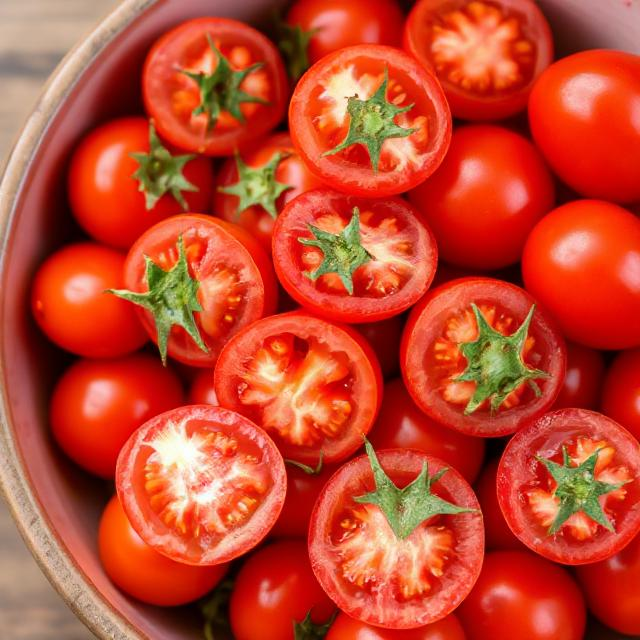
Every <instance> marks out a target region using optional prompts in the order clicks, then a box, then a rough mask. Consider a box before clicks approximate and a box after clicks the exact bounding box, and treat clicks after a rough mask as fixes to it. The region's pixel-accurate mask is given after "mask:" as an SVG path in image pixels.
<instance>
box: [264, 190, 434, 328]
mask: <svg viewBox="0 0 640 640" xmlns="http://www.w3.org/2000/svg"><path fill="white" fill-rule="evenodd" d="M437 260H438V249H437V247H436V242H435V239H434V237H433V235H432V234H431V232H430V231H429V229H428V228H426V227H425V226H423V224H422V223H421V222H420V221H419V219H418V216H417V212H416V211H415V210H414V209H413V208H412V207H411V205H409V204H408V203H407V202H406V201H404V200H402V199H400V198H388V199H376V200H368V199H366V200H365V199H362V198H357V197H352V196H346V195H344V194H343V193H339V192H337V191H332V190H330V189H317V190H315V191H309V192H307V193H305V194H303V195H301V196H299V197H298V198H296V199H295V200H293V201H292V202H291V203H289V204H288V205H287V206H286V207H285V209H284V211H283V212H282V213H281V214H280V216H279V217H278V220H277V221H276V226H275V228H274V230H273V262H274V266H275V269H276V273H277V275H278V278H279V279H280V282H281V284H282V286H283V287H284V288H285V289H286V290H287V292H288V293H289V295H291V296H292V297H293V298H294V299H295V300H297V301H298V302H299V303H300V304H301V305H303V306H304V307H306V308H307V309H309V310H310V311H312V312H313V313H316V314H318V315H320V316H323V317H326V318H329V319H333V320H337V321H339V322H373V321H375V320H384V319H385V318H388V317H389V316H392V315H397V314H398V313H401V312H402V311H404V310H405V309H408V308H409V307H410V306H411V305H412V304H414V303H415V302H416V301H417V300H418V299H419V298H421V297H422V296H423V295H424V293H425V292H426V291H427V289H428V288H429V285H430V284H431V281H432V280H433V276H434V274H435V271H436V263H437Z"/></svg>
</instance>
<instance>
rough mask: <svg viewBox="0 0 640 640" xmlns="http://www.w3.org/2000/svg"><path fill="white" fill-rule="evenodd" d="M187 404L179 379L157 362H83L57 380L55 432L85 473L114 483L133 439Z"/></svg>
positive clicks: (145, 358) (140, 357) (138, 358)
mask: <svg viewBox="0 0 640 640" xmlns="http://www.w3.org/2000/svg"><path fill="white" fill-rule="evenodd" d="M181 404H183V393H182V386H181V384H180V380H179V379H178V377H177V376H176V375H175V374H174V373H173V372H172V371H171V370H170V369H167V368H165V367H163V366H162V364H161V363H160V361H159V360H158V359H157V358H154V357H152V356H149V355H146V354H142V353H141V354H135V355H132V356H126V357H124V358H119V359H117V360H78V361H77V362H75V363H74V364H72V365H71V366H70V367H69V368H68V369H67V370H66V371H65V372H64V374H63V375H62V377H61V378H60V379H59V380H58V383H57V385H56V388H55V389H54V391H53V396H52V398H51V409H50V418H51V428H52V430H53V435H54V437H55V439H56V440H57V442H58V444H59V445H60V446H61V447H62V449H63V451H64V452H65V453H66V454H67V455H68V456H69V457H70V458H72V459H73V460H74V462H76V463H77V464H79V465H80V466H81V467H83V468H84V469H86V470H87V471H90V472H91V473H95V474H96V475H99V476H102V477H103V478H108V479H113V476H114V474H115V471H116V460H117V459H118V454H119V453H120V449H122V445H124V443H125V442H126V441H127V440H128V438H129V436H130V435H131V434H132V433H133V432H134V431H135V430H136V429H137V428H138V427H139V426H140V425H142V424H143V423H144V422H146V421H147V420H149V419H150V418H153V416H156V415H158V414H159V413H162V412H163V411H167V410H169V409H173V408H175V407H179V406H180V405H181Z"/></svg>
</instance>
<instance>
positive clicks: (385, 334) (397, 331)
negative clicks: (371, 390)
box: [356, 316, 405, 380]
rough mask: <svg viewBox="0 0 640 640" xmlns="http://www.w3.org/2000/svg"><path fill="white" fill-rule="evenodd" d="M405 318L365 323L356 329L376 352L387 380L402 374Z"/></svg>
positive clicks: (392, 317) (395, 317)
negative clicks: (401, 351) (401, 363)
mask: <svg viewBox="0 0 640 640" xmlns="http://www.w3.org/2000/svg"><path fill="white" fill-rule="evenodd" d="M404 320H405V318H404V316H391V317H390V318H387V319H386V320H380V321H378V322H363V323H361V324H358V325H357V327H356V329H357V330H358V333H361V334H362V335H363V336H364V337H365V339H366V341H367V342H368V343H369V344H370V345H371V348H372V349H373V350H374V352H375V354H376V357H377V358H378V362H379V363H380V369H381V370H382V375H383V376H384V379H385V380H390V379H391V378H393V377H395V376H397V375H398V374H399V372H400V359H399V358H398V352H399V351H400V339H401V338H402V329H403V328H404Z"/></svg>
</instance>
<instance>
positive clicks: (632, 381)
mask: <svg viewBox="0 0 640 640" xmlns="http://www.w3.org/2000/svg"><path fill="white" fill-rule="evenodd" d="M602 412H603V413H605V414H606V415H608V416H609V417H610V418H613V419H614V420H615V421H616V422H619V423H620V424H621V425H622V426H623V427H625V429H628V430H629V431H630V432H631V433H632V434H633V435H634V436H635V438H636V439H637V440H640V349H634V350H632V351H624V352H622V353H620V354H619V355H618V356H617V357H616V359H615V360H614V361H613V363H612V364H611V367H610V368H609V370H608V371H607V376H606V378H605V380H604V386H603V389H602Z"/></svg>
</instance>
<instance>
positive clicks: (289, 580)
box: [229, 540, 335, 640]
mask: <svg viewBox="0 0 640 640" xmlns="http://www.w3.org/2000/svg"><path fill="white" fill-rule="evenodd" d="M334 610H335V605H334V604H333V602H331V600H330V599H329V597H328V596H327V595H326V594H325V592H324V591H323V590H322V587H321V586H320V585H319V584H318V581H317V580H316V578H315V576H314V575H313V571H312V570H311V565H310V564H309V555H308V553H307V545H306V543H305V542H303V541H302V540H283V541H282V542H275V543H273V544H270V545H267V546H266V547H263V548H262V549H260V550H258V551H256V553H254V554H253V555H252V556H251V557H250V558H249V559H248V560H247V561H246V562H245V563H244V564H243V565H242V568H241V569H240V572H239V573H238V577H237V578H236V581H235V584H234V588H233V592H232V593H231V603H230V608H229V615H230V620H231V630H232V631H233V637H234V638H235V640H294V634H295V638H296V639H297V638H301V637H302V638H306V637H309V638H311V637H312V636H311V635H301V632H300V631H298V630H297V626H298V627H300V628H303V624H304V622H305V618H306V617H307V614H309V613H310V615H311V620H310V622H312V623H314V624H318V625H322V624H324V623H326V622H327V621H328V620H329V619H330V618H331V616H332V614H333V612H334ZM296 625H297V626H296ZM307 625H308V623H307ZM313 637H316V636H313Z"/></svg>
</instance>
